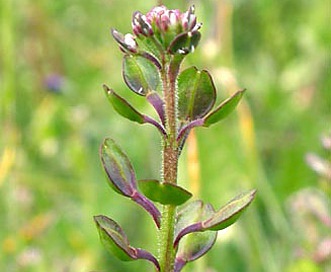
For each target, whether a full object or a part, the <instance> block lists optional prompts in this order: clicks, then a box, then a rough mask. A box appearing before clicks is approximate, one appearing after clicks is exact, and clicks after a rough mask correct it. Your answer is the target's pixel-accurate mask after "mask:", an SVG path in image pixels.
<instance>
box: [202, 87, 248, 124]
mask: <svg viewBox="0 0 331 272" xmlns="http://www.w3.org/2000/svg"><path fill="white" fill-rule="evenodd" d="M244 92H245V90H244V89H243V90H240V91H238V92H236V93H235V94H234V95H232V96H231V97H229V98H228V99H226V100H224V101H223V102H222V103H221V105H219V106H218V107H217V108H216V109H215V110H213V111H212V112H210V113H208V114H207V115H206V116H205V117H204V125H203V126H205V127H209V126H210V125H212V124H214V123H217V122H219V121H221V120H222V119H224V118H225V117H227V116H228V115H229V114H230V113H231V112H232V111H233V110H234V109H235V108H236V106H237V105H238V103H239V101H240V99H241V98H242V96H243V94H244Z"/></svg>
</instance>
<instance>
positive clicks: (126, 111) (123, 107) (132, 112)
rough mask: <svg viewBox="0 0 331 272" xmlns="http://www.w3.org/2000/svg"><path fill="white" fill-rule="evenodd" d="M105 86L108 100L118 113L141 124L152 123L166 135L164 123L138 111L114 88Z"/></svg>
mask: <svg viewBox="0 0 331 272" xmlns="http://www.w3.org/2000/svg"><path fill="white" fill-rule="evenodd" d="M103 88H104V90H105V93H106V96H107V98H108V100H109V101H110V103H111V104H112V106H113V108H114V109H115V110H116V111H117V113H118V114H120V115H121V116H123V117H125V118H127V119H129V120H131V121H133V122H137V123H139V124H145V123H149V124H152V125H153V126H155V127H156V128H157V129H158V130H159V131H160V132H161V134H162V135H163V136H165V135H166V131H165V129H164V127H163V125H161V124H159V123H158V122H157V121H155V120H154V119H153V118H151V117H149V116H147V115H145V114H141V113H140V112H138V111H137V110H136V109H135V108H134V107H133V106H132V105H131V104H130V103H129V102H127V101H126V100H125V99H124V98H122V97H121V96H119V95H118V94H117V93H115V91H114V90H112V89H110V88H108V87H107V86H106V85H103Z"/></svg>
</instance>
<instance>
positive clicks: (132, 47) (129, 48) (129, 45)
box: [111, 29, 138, 53]
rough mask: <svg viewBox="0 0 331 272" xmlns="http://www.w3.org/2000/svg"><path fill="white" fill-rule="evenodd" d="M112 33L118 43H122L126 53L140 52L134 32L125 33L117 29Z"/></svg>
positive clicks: (121, 47) (121, 45)
mask: <svg viewBox="0 0 331 272" xmlns="http://www.w3.org/2000/svg"><path fill="white" fill-rule="evenodd" d="M111 34H112V36H113V37H114V39H115V40H116V41H117V43H118V44H119V45H120V49H121V50H122V51H123V52H124V53H126V52H131V53H137V52H138V45H137V42H136V40H135V37H134V36H133V35H132V34H129V33H128V34H125V35H123V34H122V33H120V32H118V31H117V30H115V29H112V30H111Z"/></svg>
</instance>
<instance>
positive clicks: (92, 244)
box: [0, 0, 331, 272]
mask: <svg viewBox="0 0 331 272" xmlns="http://www.w3.org/2000/svg"><path fill="white" fill-rule="evenodd" d="M163 3H164V4H166V5H167V7H168V8H172V9H175V8H179V9H180V10H182V11H183V10H186V9H187V7H188V6H189V5H190V4H195V6H196V13H197V16H198V20H199V21H200V22H203V27H202V30H201V31H202V40H201V43H200V45H199V47H198V48H197V50H196V51H195V53H194V54H193V55H192V56H190V57H188V58H187V60H186V62H185V64H184V65H193V64H194V65H196V66H197V67H199V68H200V69H208V70H209V71H210V72H211V73H212V75H213V77H214V80H215V84H216V86H217V88H218V97H219V99H224V98H225V97H227V96H228V95H229V94H230V93H232V92H233V91H234V90H235V89H236V88H247V90H248V91H247V93H246V96H245V100H244V101H242V103H241V105H240V107H239V108H238V110H237V112H236V113H235V114H232V116H230V117H229V118H228V119H227V120H225V121H223V122H222V123H220V124H218V125H215V126H213V127H211V128H210V129H208V130H206V129H197V130H196V134H197V139H198V152H199V162H200V167H201V172H200V176H199V177H196V178H197V180H199V179H200V181H201V184H200V190H199V192H198V193H197V194H199V196H200V197H201V198H202V199H204V200H205V201H207V202H210V203H212V204H213V205H214V207H216V208H218V207H220V206H221V205H223V204H224V203H225V202H227V201H228V200H229V199H230V198H232V197H233V196H234V195H236V194H237V193H239V192H241V191H243V190H246V189H250V188H257V189H258V194H257V199H256V201H255V202H254V203H253V205H252V206H251V207H250V209H249V210H248V212H247V213H246V214H245V215H244V216H243V218H242V219H241V220H240V221H239V222H238V224H236V225H235V226H232V227H231V228H229V229H228V230H227V231H224V232H221V233H219V237H218V240H217V242H216V245H215V247H214V248H213V249H212V250H211V252H209V253H208V254H207V255H206V256H205V257H204V258H202V260H201V261H199V262H197V263H193V264H189V265H188V266H187V267H186V268H185V269H184V271H227V272H237V271H242V272H246V271H249V272H259V271H261V272H262V271H266V272H279V271H289V272H297V271H298V272H299V271H303V272H310V271H312V272H315V271H330V267H331V266H330V255H328V256H326V257H325V258H324V259H323V258H321V257H320V255H316V254H317V253H318V250H319V249H320V246H321V243H322V242H323V241H324V242H325V241H326V242H328V243H326V244H325V247H324V248H323V247H322V249H321V252H322V253H327V250H328V248H329V247H330V244H331V242H330V241H331V238H330V225H328V223H329V224H330V222H329V221H327V220H330V206H328V205H329V204H330V202H329V201H330V180H328V177H323V176H322V175H318V174H317V173H316V172H314V171H313V170H312V169H311V167H309V165H308V164H307V162H306V160H305V157H306V155H307V153H309V152H313V153H316V154H317V155H319V156H320V157H321V158H324V159H328V160H330V158H331V156H330V150H329V151H328V150H327V148H325V141H324V148H323V145H322V144H321V142H320V138H321V136H322V135H327V133H330V131H331V73H330V63H331V54H330V45H331V30H330V25H331V22H330V3H328V2H327V1H323V0H317V1H307V0H301V1H300V0H288V1H271V0H253V1H248V0H238V1H230V0H229V1H216V0H215V1H212V0H206V1H191V2H189V1H164V2H163ZM156 4H157V3H156V1H150V0H139V1H128V0H120V1H119V0H99V1H77V0H71V1H69V0H57V1H46V0H35V1H28V0H16V1H15V0H0V20H1V28H0V31H1V37H0V44H1V51H0V61H1V63H0V65H1V66H0V86H1V90H0V106H1V108H0V113H1V115H0V124H1V136H0V271H6V272H14V271H15V272H16V271H20V272H25V271H33V272H35V271H61V272H62V271H74V272H75V271H111V272H117V271H118V272H120V271H121V272H123V271H152V267H151V265H150V264H148V263H145V262H143V261H137V262H132V263H122V262H120V261H118V260H117V259H115V258H114V257H113V256H111V255H109V254H108V253H107V252H106V251H105V250H104V248H103V247H102V245H101V244H100V242H99V237H98V234H97V230H96V228H95V226H94V223H93V219H92V216H93V215H97V214H104V215H107V216H109V217H112V218H114V219H115V220H116V221H117V222H119V223H120V224H121V226H122V227H123V228H124V230H125V231H126V232H127V235H128V237H129V239H130V241H131V242H132V244H133V245H134V246H138V247H143V248H147V249H149V250H150V251H152V252H154V253H155V254H156V244H155V238H156V231H155V228H154V225H153V222H152V220H151V219H150V218H149V217H148V216H147V215H146V214H145V213H144V211H143V210H142V209H140V208H139V207H136V206H135V205H134V204H133V203H132V202H130V201H129V200H128V199H124V198H122V197H120V196H119V195H117V194H115V193H114V192H113V191H112V190H111V189H110V188H109V187H108V185H107V184H106V181H105V177H104V174H103V169H102V168H101V165H100V162H99V157H98V148H99V144H100V143H101V142H102V140H103V138H104V137H106V136H111V137H112V138H113V139H115V140H116V141H117V142H118V143H119V145H120V146H121V147H122V148H123V149H124V150H125V151H126V153H127V154H128V156H129V157H130V158H131V161H132V163H133V165H134V167H135V170H136V172H137V176H138V178H140V179H142V178H158V177H159V169H160V165H159V158H160V140H159V138H158V134H157V132H156V131H155V130H154V129H153V128H152V127H149V126H142V127H140V126H139V125H136V124H133V123H130V122H129V121H128V120H125V119H123V118H121V117H120V116H118V115H117V114H116V113H115V112H114V110H113V109H112V108H111V107H110V105H109V104H108V102H107V100H106V98H105V96H104V93H103V90H102V87H101V85H102V83H106V84H108V85H109V86H111V87H112V88H114V89H115V90H116V91H118V92H119V93H120V94H121V95H123V96H125V97H126V98H127V99H128V100H130V101H131V102H132V103H133V104H134V105H136V106H137V107H138V108H139V109H141V110H142V111H147V112H148V111H149V110H150V109H149V108H147V106H146V104H145V103H144V102H145V101H144V99H143V98H140V97H137V96H135V95H134V94H132V93H131V92H130V91H129V90H128V89H127V88H126V87H125V85H124V83H123V80H122V76H121V58H122V54H121V52H120V51H119V50H118V48H117V45H116V44H115V42H114V41H113V39H112V38H111V36H110V35H109V29H110V27H115V28H117V29H118V30H119V31H121V32H124V33H125V32H130V31H131V30H130V28H131V15H132V13H133V12H134V11H135V10H140V11H141V12H143V13H145V12H147V11H148V10H149V9H150V8H151V7H152V6H153V5H156ZM187 153H188V152H187V150H184V152H183V155H182V158H181V161H180V173H179V176H180V183H181V184H182V185H184V186H185V187H187V188H190V186H192V185H190V182H189V176H190V173H189V172H188V169H190V168H189V167H188V164H189V160H188V159H187ZM329 178H330V177H329ZM306 188H310V189H308V190H307V189H306ZM302 192H303V196H302ZM300 197H301V198H300ZM300 201H301V202H300ZM315 208H316V209H315ZM316 211H317V212H316ZM321 211H322V215H323V216H319V215H318V212H320V213H321ZM316 214H317V215H316ZM321 218H322V219H323V218H324V219H325V220H324V221H325V222H324V221H323V220H322V219H321ZM328 235H329V236H328ZM327 239H329V240H327ZM322 253H320V254H322ZM322 255H323V254H322Z"/></svg>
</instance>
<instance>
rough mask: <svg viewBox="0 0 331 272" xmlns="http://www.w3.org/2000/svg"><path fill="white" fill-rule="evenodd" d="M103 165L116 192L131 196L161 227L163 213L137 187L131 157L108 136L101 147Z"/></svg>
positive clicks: (109, 182)
mask: <svg viewBox="0 0 331 272" xmlns="http://www.w3.org/2000/svg"><path fill="white" fill-rule="evenodd" d="M100 156H101V161H102V164H103V167H104V169H105V171H106V173H107V176H108V184H109V185H110V187H111V188H112V189H114V190H115V192H117V193H119V194H121V195H123V196H126V197H129V198H131V199H132V200H133V201H135V202H136V203H137V204H139V205H140V206H142V207H143V208H144V209H145V210H146V211H147V212H148V213H149V214H150V215H151V216H152V217H153V219H154V222H155V223H156V225H157V226H158V227H160V217H161V214H160V212H159V210H158V209H157V208H156V207H155V205H154V204H153V203H152V202H151V201H149V200H148V199H147V198H146V197H145V196H143V195H142V194H141V193H140V192H139V191H138V189H137V181H136V177H135V174H134V170H133V167H132V165H131V163H130V161H129V158H128V157H127V156H126V155H125V154H124V152H123V151H122V150H121V149H120V147H119V146H118V145H117V144H116V143H115V142H114V140H112V139H110V138H106V139H105V140H104V142H103V143H102V145H101V147H100Z"/></svg>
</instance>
